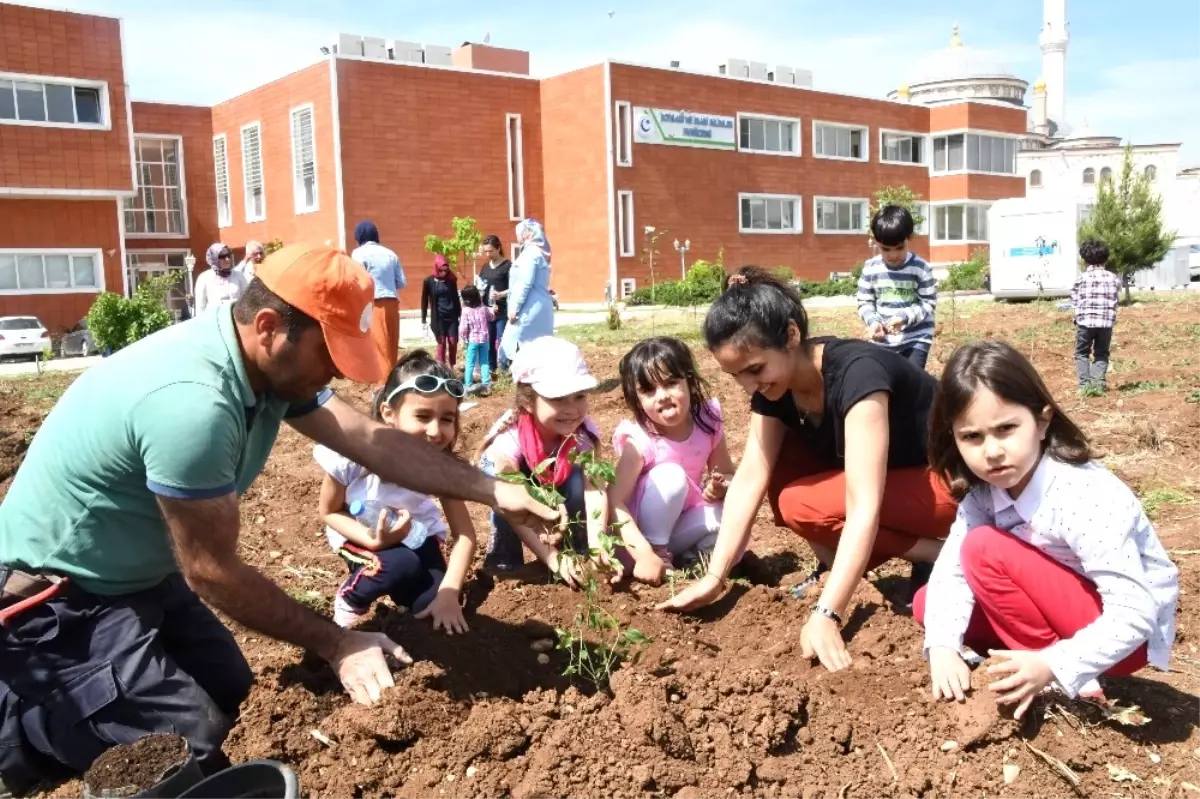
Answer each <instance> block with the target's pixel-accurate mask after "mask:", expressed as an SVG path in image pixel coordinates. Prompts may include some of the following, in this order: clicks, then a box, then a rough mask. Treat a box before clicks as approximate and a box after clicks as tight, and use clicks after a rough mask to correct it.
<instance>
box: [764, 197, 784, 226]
mask: <svg viewBox="0 0 1200 799" xmlns="http://www.w3.org/2000/svg"><path fill="white" fill-rule="evenodd" d="M782 205H783V203H782V202H781V201H780V200H767V230H783V210H782V207H781V206H782Z"/></svg>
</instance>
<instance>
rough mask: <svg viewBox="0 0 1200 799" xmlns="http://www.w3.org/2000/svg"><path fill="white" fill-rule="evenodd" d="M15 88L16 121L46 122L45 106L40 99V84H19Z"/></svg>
mask: <svg viewBox="0 0 1200 799" xmlns="http://www.w3.org/2000/svg"><path fill="white" fill-rule="evenodd" d="M16 87H17V119H26V120H29V121H30V122H45V121H46V106H45V105H44V101H43V98H42V84H40V83H20V82H18V83H17V84H16Z"/></svg>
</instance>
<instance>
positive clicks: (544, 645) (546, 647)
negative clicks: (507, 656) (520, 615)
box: [529, 638, 554, 652]
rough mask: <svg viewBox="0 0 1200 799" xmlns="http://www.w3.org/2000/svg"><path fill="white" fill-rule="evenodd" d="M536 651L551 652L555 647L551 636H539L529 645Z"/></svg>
mask: <svg viewBox="0 0 1200 799" xmlns="http://www.w3.org/2000/svg"><path fill="white" fill-rule="evenodd" d="M529 648H530V649H532V650H533V651H534V652H549V651H550V650H551V649H553V648H554V642H553V641H551V640H550V639H549V638H539V639H538V640H536V641H534V642H533V643H532V644H530V645H529Z"/></svg>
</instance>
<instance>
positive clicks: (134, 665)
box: [0, 244, 555, 794]
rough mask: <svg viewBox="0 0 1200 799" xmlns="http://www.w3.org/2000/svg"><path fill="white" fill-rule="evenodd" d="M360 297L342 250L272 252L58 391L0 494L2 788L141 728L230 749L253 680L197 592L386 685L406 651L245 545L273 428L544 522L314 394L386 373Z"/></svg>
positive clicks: (361, 278)
mask: <svg viewBox="0 0 1200 799" xmlns="http://www.w3.org/2000/svg"><path fill="white" fill-rule="evenodd" d="M374 296H375V293H374V286H373V283H372V280H371V278H370V276H369V275H368V274H367V272H366V271H365V270H364V269H363V268H362V267H361V266H359V265H358V264H357V263H355V262H354V261H353V260H352V259H350V257H349V256H347V255H346V254H344V253H342V252H340V251H338V250H334V249H332V248H329V247H320V246H313V245H304V244H297V245H292V246H290V247H285V248H284V249H282V250H280V251H279V252H277V253H275V254H274V255H272V256H271V257H270V258H268V259H267V260H266V261H265V262H264V263H262V264H261V265H260V266H259V268H258V270H257V272H256V279H255V280H254V281H253V282H252V283H251V284H250V286H249V287H248V289H247V291H246V293H245V295H244V296H243V297H242V298H241V299H240V300H239V301H238V302H237V303H236V305H223V306H219V307H218V308H216V309H214V310H212V311H210V312H208V313H205V314H203V315H201V316H199V317H198V318H196V319H194V320H192V321H190V322H187V323H185V324H180V325H177V326H175V327H172V328H170V329H168V330H164V331H162V332H160V333H157V334H155V335H153V336H150V337H148V338H146V339H145V340H143V341H141V342H138V343H137V344H135V345H133V346H131V347H129V348H127V349H125V350H122V351H121V352H119V353H117V354H116V355H114V356H113V357H111V358H109V359H107V360H106V361H104V362H103V363H101V364H99V365H97V366H95V367H93V368H92V369H90V370H88V371H87V372H85V373H84V374H82V375H81V376H80V377H79V378H78V379H77V380H76V381H75V382H74V383H73V384H72V385H71V387H70V388H69V389H68V390H67V391H66V393H65V394H63V397H62V399H61V400H59V402H58V404H57V405H56V406H55V408H54V410H53V411H52V412H51V413H50V415H49V416H48V417H47V418H46V420H45V422H44V423H43V424H42V427H41V429H40V430H39V431H38V433H37V435H36V436H35V437H34V440H33V443H32V444H31V446H30V448H29V451H28V453H27V454H26V457H25V461H24V462H23V463H22V465H21V468H20V470H19V471H18V473H17V476H16V478H15V479H14V480H13V483H12V486H11V487H10V489H9V491H8V494H7V496H6V497H5V499H4V503H3V505H2V506H0V581H3V582H4V584H3V586H0V616H5V617H7V618H6V619H5V622H6V626H5V627H4V629H3V630H2V631H0V794H2V793H3V792H4V791H5V789H6V788H7V790H10V791H20V790H23V789H25V788H27V787H28V786H29V785H31V784H32V783H33V782H35V781H36V780H37V779H39V778H40V777H43V776H47V775H50V774H52V773H54V772H55V771H56V770H62V768H63V767H66V769H67V770H69V771H74V772H81V771H83V770H85V769H86V768H87V766H88V765H90V763H91V762H92V760H93V759H95V757H96V756H97V755H99V754H100V753H101V752H103V751H104V750H105V749H107V748H108V747H110V746H112V745H114V744H117V743H125V742H129V741H132V740H136V739H137V738H139V737H141V736H142V735H145V734H147V733H150V732H176V733H178V734H180V735H183V736H184V737H185V738H187V739H188V741H189V743H190V744H191V746H192V749H193V751H194V752H195V753H196V754H197V756H198V757H199V758H200V760H201V763H202V765H203V766H204V767H205V770H206V771H209V772H211V771H214V770H217V769H219V768H221V767H222V766H224V765H226V764H227V763H228V761H227V760H225V758H224V755H223V754H222V752H221V744H222V742H223V741H224V739H225V736H226V735H227V734H228V731H229V729H230V727H231V726H232V724H233V722H234V720H235V719H236V717H237V712H238V707H239V705H240V704H241V702H242V700H243V699H245V697H246V695H247V694H248V693H249V690H250V685H251V682H252V681H253V675H252V673H251V671H250V669H249V666H248V665H247V664H246V661H245V658H244V657H243V656H242V654H241V652H240V651H239V650H238V648H237V645H236V643H235V642H234V640H233V637H232V635H231V634H230V633H229V631H228V630H227V629H226V628H225V626H224V625H223V624H221V622H220V621H219V620H218V619H217V617H216V616H215V615H214V614H213V613H212V611H210V610H209V609H208V608H207V607H206V606H205V604H204V602H207V603H208V604H209V605H212V606H213V607H215V608H217V609H218V610H221V611H222V612H224V613H225V614H227V615H228V616H229V617H230V618H232V619H234V620H236V621H237V622H239V623H241V624H243V625H245V626H246V627H249V628H251V629H254V630H258V631H260V632H262V633H264V634H266V635H270V636H272V637H275V638H279V639H281V640H284V641H288V642H290V643H293V644H296V645H298V646H301V647H304V648H305V649H308V650H310V651H312V652H315V653H316V654H318V655H320V656H321V657H323V658H325V659H326V660H327V661H329V663H330V664H331V665H332V666H333V668H334V669H335V670H336V671H337V673H338V676H339V677H340V679H341V681H342V684H343V685H344V686H345V687H346V689H347V691H349V692H350V693H351V695H352V696H353V697H354V699H355V700H356V701H359V702H363V703H366V704H370V703H372V702H374V701H375V700H377V699H378V698H379V694H380V692H381V691H382V690H383V689H385V688H387V687H390V686H391V685H392V678H391V671H390V669H389V667H388V665H387V662H386V659H385V657H384V654H385V653H387V654H389V655H392V656H393V657H395V658H396V659H398V660H400V661H402V662H410V661H409V658H408V656H407V654H405V652H404V650H403V649H401V648H400V647H399V646H398V645H397V644H395V643H394V642H393V641H391V640H390V639H389V638H387V636H385V635H382V634H379V633H364V632H355V631H352V630H342V629H340V628H338V627H337V626H335V625H334V624H333V623H332V622H331V621H330V620H329V619H325V618H322V617H320V616H318V615H316V614H314V613H312V612H311V611H309V610H307V609H306V608H304V607H303V606H302V605H300V604H298V603H296V602H295V601H293V600H292V599H290V598H289V597H288V596H287V595H286V594H284V593H283V592H282V591H280V590H279V589H278V588H277V587H276V586H275V585H274V584H273V583H271V582H270V581H269V580H267V579H266V578H265V577H264V576H263V575H262V574H261V573H259V572H258V571H257V570H256V569H254V568H253V567H251V566H248V565H246V564H245V563H243V562H242V561H241V560H240V559H239V558H238V556H237V539H238V524H239V516H238V497H239V496H240V495H241V494H242V493H243V492H245V490H246V489H247V488H248V487H249V486H250V484H251V483H252V482H253V481H254V479H255V478H256V477H257V476H258V474H259V472H260V471H261V470H262V468H263V465H264V464H265V463H266V460H267V457H268V455H269V454H270V451H271V447H272V445H273V444H274V442H275V438H276V435H277V434H278V432H279V426H280V424H281V423H283V422H287V423H288V424H290V425H291V426H292V427H293V428H295V429H296V430H298V431H299V432H301V433H303V434H304V435H306V436H308V437H309V438H311V439H313V440H314V441H317V442H319V443H321V444H324V445H326V446H328V447H330V448H331V449H333V450H335V451H337V452H339V453H341V454H343V455H345V456H346V457H348V458H350V459H351V460H353V461H355V462H357V463H360V464H362V465H363V466H365V467H366V468H367V469H369V470H370V471H372V472H374V473H376V474H378V475H380V477H381V478H383V479H385V480H387V481H389V482H393V483H396V484H398V485H402V486H406V487H408V488H411V489H413V490H416V491H421V492H425V493H434V494H440V495H443V496H454V497H457V498H460V499H464V500H468V501H474V502H481V503H485V504H488V505H491V506H493V507H495V508H496V510H497V511H498V512H500V513H502V514H504V515H506V516H507V517H509V518H510V519H512V520H514V521H515V522H516V523H519V524H526V525H530V524H536V523H538V522H541V521H548V520H553V519H554V518H555V512H554V511H552V510H551V509H549V508H545V507H543V506H541V505H538V504H537V503H536V502H534V501H533V500H531V499H530V498H529V497H528V495H527V494H526V492H525V491H524V490H523V489H521V488H520V487H519V486H513V485H510V484H507V483H503V482H498V481H495V480H493V479H491V478H489V477H487V476H485V475H484V474H482V473H481V472H479V471H478V470H476V469H474V468H472V467H470V466H469V465H467V464H465V463H463V462H461V461H458V460H456V459H454V458H452V457H449V456H447V455H445V454H444V453H442V452H441V451H439V450H437V449H436V448H434V447H432V446H430V445H427V444H426V443H425V442H423V441H420V440H418V439H416V438H413V437H411V436H406V435H404V434H403V433H400V432H399V431H397V430H395V429H393V428H390V427H386V426H383V425H380V424H377V423H375V422H373V421H371V420H370V419H369V418H368V417H366V416H364V415H363V414H361V413H359V412H357V411H355V410H353V409H351V408H350V407H349V406H348V405H346V404H345V403H343V402H341V401H340V400H338V399H337V398H336V397H333V395H332V393H331V392H330V391H329V390H328V389H327V388H325V386H326V385H327V383H328V382H329V381H330V380H332V379H333V378H335V377H338V376H345V377H348V378H350V379H352V380H357V381H359V382H364V383H380V382H383V380H384V379H385V378H386V377H387V372H388V369H389V364H388V363H387V361H386V359H384V358H383V357H381V354H380V353H378V352H377V351H376V349H375V347H374V345H373V344H372V342H371V338H370V326H371V319H372V310H373V302H374ZM63 578H65V579H63ZM51 586H52V587H51ZM43 589H45V590H43ZM38 596H40V597H42V598H41V599H33V600H31V599H30V597H38ZM201 600H204V602H202V601H201Z"/></svg>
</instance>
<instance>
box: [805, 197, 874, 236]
mask: <svg viewBox="0 0 1200 799" xmlns="http://www.w3.org/2000/svg"><path fill="white" fill-rule="evenodd" d="M813 221H814V229H815V230H816V231H817V232H818V233H865V232H866V230H867V201H866V200H847V199H837V198H829V197H814V198H813Z"/></svg>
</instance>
